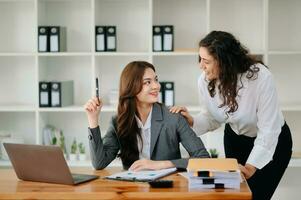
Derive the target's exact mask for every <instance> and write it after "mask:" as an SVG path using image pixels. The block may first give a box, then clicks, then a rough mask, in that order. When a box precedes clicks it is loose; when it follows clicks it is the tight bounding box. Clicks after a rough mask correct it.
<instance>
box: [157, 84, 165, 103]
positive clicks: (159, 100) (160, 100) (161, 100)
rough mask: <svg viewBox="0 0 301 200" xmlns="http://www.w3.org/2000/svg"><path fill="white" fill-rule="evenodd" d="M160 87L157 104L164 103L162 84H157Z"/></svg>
mask: <svg viewBox="0 0 301 200" xmlns="http://www.w3.org/2000/svg"><path fill="white" fill-rule="evenodd" d="M159 83H160V85H161V87H160V92H159V96H158V102H159V103H164V82H159Z"/></svg>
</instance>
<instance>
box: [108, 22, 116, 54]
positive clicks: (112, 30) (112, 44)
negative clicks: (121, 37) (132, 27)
mask: <svg viewBox="0 0 301 200" xmlns="http://www.w3.org/2000/svg"><path fill="white" fill-rule="evenodd" d="M116 40H117V39H116V26H107V27H106V47H107V48H106V50H107V51H116V49H117V48H116Z"/></svg>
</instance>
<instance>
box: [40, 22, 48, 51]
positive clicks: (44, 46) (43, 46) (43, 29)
mask: <svg viewBox="0 0 301 200" xmlns="http://www.w3.org/2000/svg"><path fill="white" fill-rule="evenodd" d="M38 51H39V52H48V51H49V27H47V26H39V27H38Z"/></svg>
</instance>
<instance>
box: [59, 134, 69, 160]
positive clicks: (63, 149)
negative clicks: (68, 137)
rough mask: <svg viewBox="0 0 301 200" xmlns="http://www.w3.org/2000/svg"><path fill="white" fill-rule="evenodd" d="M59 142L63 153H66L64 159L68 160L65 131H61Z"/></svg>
mask: <svg viewBox="0 0 301 200" xmlns="http://www.w3.org/2000/svg"><path fill="white" fill-rule="evenodd" d="M59 141H60V148H61V149H62V151H63V153H64V157H65V159H67V153H66V146H65V137H64V134H63V131H60V138H59Z"/></svg>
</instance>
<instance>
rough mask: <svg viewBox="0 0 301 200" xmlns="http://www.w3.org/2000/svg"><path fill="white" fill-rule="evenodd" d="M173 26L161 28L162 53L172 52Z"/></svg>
mask: <svg viewBox="0 0 301 200" xmlns="http://www.w3.org/2000/svg"><path fill="white" fill-rule="evenodd" d="M173 43H174V35H173V26H163V51H173V46H174V45H173Z"/></svg>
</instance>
